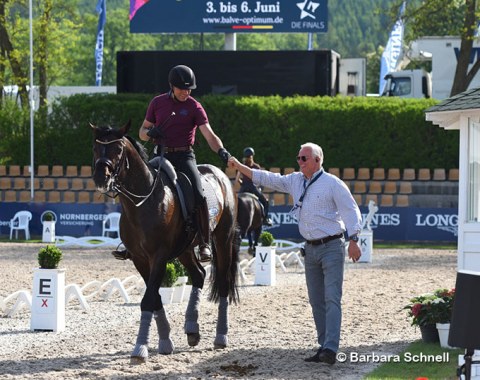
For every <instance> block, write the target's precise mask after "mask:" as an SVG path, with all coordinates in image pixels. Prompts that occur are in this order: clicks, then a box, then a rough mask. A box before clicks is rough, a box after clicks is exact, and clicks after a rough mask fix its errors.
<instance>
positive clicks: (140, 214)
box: [92, 123, 240, 362]
mask: <svg viewBox="0 0 480 380" xmlns="http://www.w3.org/2000/svg"><path fill="white" fill-rule="evenodd" d="M92 128H93V134H94V144H93V155H94V163H95V167H94V173H93V179H94V182H95V185H96V188H97V190H98V191H100V192H102V193H107V192H113V194H114V195H118V196H119V199H120V203H121V206H122V216H121V219H120V238H121V240H122V242H123V244H124V245H125V247H126V248H127V250H128V251H129V253H130V256H131V259H132V261H133V263H134V265H135V268H136V269H137V270H138V272H139V273H140V275H141V276H142V277H143V279H144V281H145V284H146V286H147V287H146V291H145V294H144V296H143V298H142V301H141V303H140V308H141V318H140V327H139V331H138V335H137V340H136V344H135V347H134V349H133V352H132V354H131V357H132V361H135V362H137V361H138V362H145V361H146V360H147V358H148V339H149V330H150V325H151V322H152V317H154V319H155V322H156V325H157V330H158V335H159V344H158V352H159V353H160V354H171V353H172V352H173V351H174V344H173V342H172V340H171V339H170V325H169V322H168V320H167V316H166V314H165V309H164V307H163V305H162V300H161V297H160V295H159V293H158V289H159V287H160V283H161V281H162V278H163V275H164V273H165V269H166V264H167V262H168V261H169V260H171V259H173V258H174V257H178V259H179V260H180V262H181V263H182V264H183V265H184V266H185V268H186V269H187V271H188V272H189V274H190V276H191V278H192V285H193V287H192V292H191V294H190V298H189V302H188V306H187V310H186V313H185V325H184V330H185V333H186V334H187V341H188V344H189V345H190V346H196V345H197V344H198V343H199V341H200V328H199V323H198V311H199V303H200V296H201V292H202V289H203V285H204V281H205V269H204V268H203V266H202V265H201V264H200V262H199V261H198V259H197V257H196V255H195V253H194V246H195V244H196V231H191V229H190V230H187V228H186V227H187V225H186V222H185V220H184V219H185V218H184V217H183V214H182V210H181V205H180V202H179V198H178V196H177V193H176V191H175V186H174V184H173V183H172V180H171V178H170V177H169V176H167V175H166V174H165V173H164V171H160V172H158V174H157V172H156V171H155V170H154V169H153V168H152V167H151V166H150V165H149V164H148V160H147V154H146V153H145V151H144V149H143V146H142V145H140V144H139V143H138V142H137V141H136V140H134V139H133V138H131V137H130V136H128V135H127V133H128V130H129V128H130V123H128V124H127V125H125V126H124V127H122V128H120V129H115V128H111V127H95V126H93V125H92ZM199 170H200V173H201V175H202V184H203V185H204V188H205V195H206V196H207V199H209V198H210V200H209V210H210V227H211V228H212V251H213V252H212V253H213V258H212V271H211V273H212V277H211V289H210V296H209V300H211V301H214V302H218V304H219V306H218V316H217V317H218V318H217V328H216V336H215V340H214V347H215V348H225V347H226V346H227V343H228V342H227V331H228V322H227V321H228V315H227V314H228V304H229V303H236V302H237V301H238V292H237V287H236V281H237V261H238V253H239V249H240V237H239V232H238V229H237V228H236V202H235V194H234V192H233V189H232V186H231V183H230V180H229V179H228V177H227V176H226V175H225V174H224V173H223V172H222V171H221V170H220V169H218V168H216V167H214V166H210V165H200V166H199ZM212 199H213V201H212ZM212 202H213V203H212Z"/></svg>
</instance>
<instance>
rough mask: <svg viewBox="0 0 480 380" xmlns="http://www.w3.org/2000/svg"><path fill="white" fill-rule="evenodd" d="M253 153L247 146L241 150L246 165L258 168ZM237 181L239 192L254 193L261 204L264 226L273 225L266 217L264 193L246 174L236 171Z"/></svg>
mask: <svg viewBox="0 0 480 380" xmlns="http://www.w3.org/2000/svg"><path fill="white" fill-rule="evenodd" d="M254 155H255V151H254V150H253V148H251V147H248V148H245V149H244V150H243V163H244V164H245V165H246V166H248V167H249V168H251V169H252V168H253V169H260V165H259V164H257V163H256V162H255V161H254V160H253V156H254ZM235 179H236V180H237V181H238V182H240V190H239V193H252V194H255V195H256V196H257V198H258V200H259V201H260V203H261V204H262V206H263V224H264V225H266V226H271V225H273V223H272V220H271V219H270V218H269V217H268V201H267V199H266V198H265V195H263V194H262V192H261V191H260V190H259V189H258V187H257V186H255V185H254V183H253V182H252V180H251V179H250V178H248V177H247V176H244V175H243V174H241V173H240V172H237V176H236V178H235Z"/></svg>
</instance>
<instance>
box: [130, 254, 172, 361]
mask: <svg viewBox="0 0 480 380" xmlns="http://www.w3.org/2000/svg"><path fill="white" fill-rule="evenodd" d="M165 265H166V264H165V263H163V265H157V266H156V270H153V271H151V273H150V275H149V276H148V277H147V278H148V281H147V282H146V285H147V289H146V290H145V294H144V296H143V298H142V301H141V303H140V308H141V311H142V312H141V317H140V327H139V330H138V335H137V341H136V343H135V347H134V349H133V352H132V354H131V359H132V361H133V362H140V363H142V362H143V363H144V362H146V361H147V359H148V341H149V335H150V325H151V323H152V317H153V316H154V317H155V322H156V324H157V329H158V334H159V337H160V341H159V345H158V349H159V353H161V354H171V353H172V352H173V349H174V346H173V342H172V341H171V339H170V324H169V323H168V320H167V317H166V314H165V310H164V309H163V306H162V300H161V297H160V294H159V293H158V289H159V287H160V283H161V280H162V278H163V275H164V273H165ZM144 278H145V277H144Z"/></svg>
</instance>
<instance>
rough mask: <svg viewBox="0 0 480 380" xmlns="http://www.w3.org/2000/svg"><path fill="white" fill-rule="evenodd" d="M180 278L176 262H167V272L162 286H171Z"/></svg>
mask: <svg viewBox="0 0 480 380" xmlns="http://www.w3.org/2000/svg"><path fill="white" fill-rule="evenodd" d="M177 279H178V273H177V271H176V269H175V264H174V263H167V267H166V269H165V274H164V275H163V279H162V284H161V285H160V286H161V287H162V288H170V287H172V286H173V284H175V281H177Z"/></svg>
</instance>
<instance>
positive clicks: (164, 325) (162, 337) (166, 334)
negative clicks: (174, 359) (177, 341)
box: [153, 307, 175, 355]
mask: <svg viewBox="0 0 480 380" xmlns="http://www.w3.org/2000/svg"><path fill="white" fill-rule="evenodd" d="M153 316H154V318H155V322H156V323H157V330H158V337H159V341H158V353H159V354H163V355H169V354H171V353H172V352H173V350H174V349H175V346H174V344H173V341H172V340H171V339H170V323H168V319H167V315H166V314H165V308H164V307H163V308H161V309H160V310H156V311H155V312H154V313H153Z"/></svg>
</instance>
